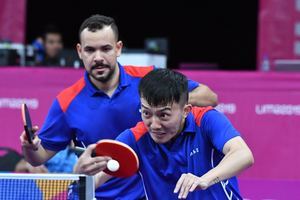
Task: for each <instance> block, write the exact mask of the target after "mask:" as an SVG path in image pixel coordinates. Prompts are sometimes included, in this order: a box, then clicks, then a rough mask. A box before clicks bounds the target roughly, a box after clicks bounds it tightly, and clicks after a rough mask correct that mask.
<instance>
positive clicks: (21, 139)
mask: <svg viewBox="0 0 300 200" xmlns="http://www.w3.org/2000/svg"><path fill="white" fill-rule="evenodd" d="M20 141H21V145H25V144H26V142H27V137H26V133H25V131H23V132H22V133H21V135H20Z"/></svg>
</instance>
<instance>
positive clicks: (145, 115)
mask: <svg viewBox="0 0 300 200" xmlns="http://www.w3.org/2000/svg"><path fill="white" fill-rule="evenodd" d="M142 115H143V117H145V118H147V117H150V116H151V114H150V112H149V111H147V110H142Z"/></svg>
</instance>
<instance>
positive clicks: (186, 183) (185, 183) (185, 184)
mask: <svg viewBox="0 0 300 200" xmlns="http://www.w3.org/2000/svg"><path fill="white" fill-rule="evenodd" d="M189 184H190V185H192V182H191V181H190V175H189V174H187V175H186V176H185V177H184V180H183V182H182V185H181V187H180V191H179V195H178V198H179V199H182V198H184V196H187V194H186V191H187V192H188V191H189V188H188V189H186V188H187V187H188V186H189Z"/></svg>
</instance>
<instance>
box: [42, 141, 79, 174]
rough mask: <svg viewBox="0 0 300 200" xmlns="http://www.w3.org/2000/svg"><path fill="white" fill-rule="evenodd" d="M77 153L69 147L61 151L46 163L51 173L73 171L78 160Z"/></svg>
mask: <svg viewBox="0 0 300 200" xmlns="http://www.w3.org/2000/svg"><path fill="white" fill-rule="evenodd" d="M77 159H78V158H77V155H76V154H75V153H74V151H72V150H71V149H70V148H69V147H67V148H66V149H65V150H62V151H59V152H58V153H57V154H55V155H54V156H53V157H52V158H51V159H50V160H48V161H47V162H46V163H45V167H46V168H47V169H48V171H49V172H50V173H72V172H73V167H74V165H75V163H76V162H77Z"/></svg>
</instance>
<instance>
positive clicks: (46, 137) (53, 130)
mask: <svg viewBox="0 0 300 200" xmlns="http://www.w3.org/2000/svg"><path fill="white" fill-rule="evenodd" d="M71 135H72V134H71V129H70V127H69V125H68V123H67V121H66V119H65V113H64V112H63V111H62V110H61V107H60V105H59V103H58V101H57V100H55V101H54V102H53V104H52V106H51V108H50V110H49V112H48V115H47V117H46V120H45V122H44V124H43V126H42V129H41V130H40V131H39V133H38V137H39V138H40V139H41V144H42V146H43V147H44V148H45V149H48V150H51V151H60V150H63V149H65V148H66V147H67V146H68V145H69V144H70V141H71V140H72V136H71Z"/></svg>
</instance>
